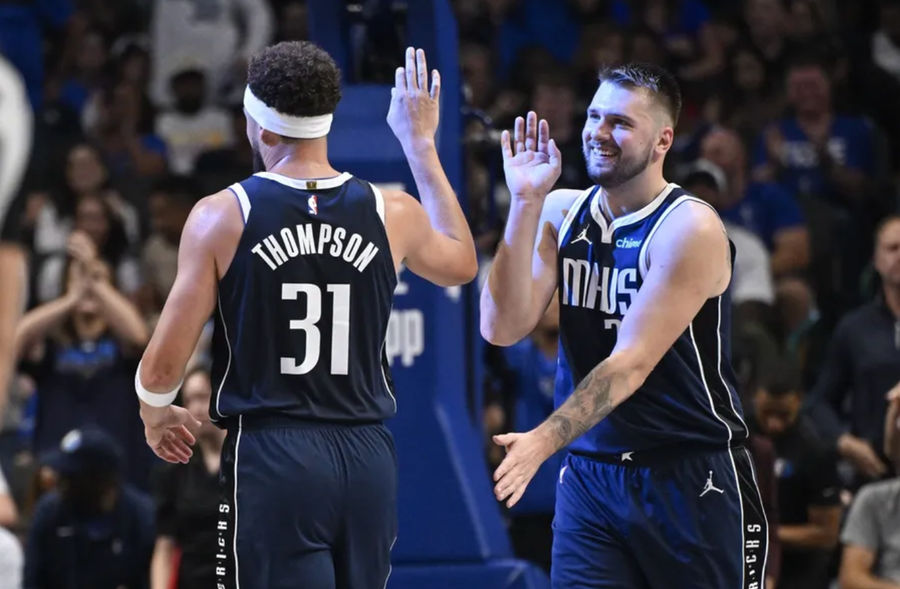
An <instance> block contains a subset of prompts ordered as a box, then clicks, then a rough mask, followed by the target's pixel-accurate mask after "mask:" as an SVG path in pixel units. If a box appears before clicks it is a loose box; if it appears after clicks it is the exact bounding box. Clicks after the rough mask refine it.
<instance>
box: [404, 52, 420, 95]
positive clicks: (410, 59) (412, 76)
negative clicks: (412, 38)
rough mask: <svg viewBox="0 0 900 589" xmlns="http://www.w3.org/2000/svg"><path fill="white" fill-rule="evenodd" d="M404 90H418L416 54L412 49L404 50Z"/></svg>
mask: <svg viewBox="0 0 900 589" xmlns="http://www.w3.org/2000/svg"><path fill="white" fill-rule="evenodd" d="M406 89H407V91H409V92H413V91H415V90H418V89H419V82H418V81H417V80H416V52H415V51H414V50H413V48H412V47H407V48H406Z"/></svg>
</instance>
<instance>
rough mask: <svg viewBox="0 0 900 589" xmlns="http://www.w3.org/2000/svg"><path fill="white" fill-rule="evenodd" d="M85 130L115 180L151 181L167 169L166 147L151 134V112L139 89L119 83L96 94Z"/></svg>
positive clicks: (130, 84)
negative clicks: (140, 179)
mask: <svg viewBox="0 0 900 589" xmlns="http://www.w3.org/2000/svg"><path fill="white" fill-rule="evenodd" d="M88 111H89V112H88V113H87V114H86V116H85V119H86V124H85V128H86V129H85V130H86V132H87V134H88V136H90V137H91V138H92V139H94V140H95V141H96V143H97V146H98V147H99V148H100V149H101V150H102V151H103V155H104V158H105V160H106V162H107V163H108V164H109V167H110V168H111V171H112V174H113V175H114V176H116V177H119V178H123V179H125V180H130V179H131V178H134V177H148V178H153V177H156V176H159V175H161V174H162V173H163V172H165V170H166V144H165V142H164V141H163V140H162V139H161V138H160V137H159V136H157V135H155V134H154V133H153V124H154V111H153V107H152V106H151V105H150V100H149V99H148V98H147V96H146V95H145V94H144V92H143V91H142V90H141V88H140V87H139V86H136V85H135V84H134V83H132V82H126V81H120V82H118V83H116V84H115V85H113V86H110V87H109V88H107V89H105V90H103V91H102V92H98V93H97V94H96V97H95V99H94V101H93V102H92V103H91V106H90V108H89V109H88Z"/></svg>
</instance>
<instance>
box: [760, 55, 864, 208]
mask: <svg viewBox="0 0 900 589" xmlns="http://www.w3.org/2000/svg"><path fill="white" fill-rule="evenodd" d="M786 85H787V98H788V102H789V104H790V106H791V108H792V109H793V113H794V114H793V116H791V117H789V118H785V119H782V120H780V121H778V122H776V123H774V124H773V125H771V126H770V127H768V128H767V129H766V130H765V131H764V133H763V135H762V137H761V138H760V140H759V142H758V144H757V147H756V153H755V155H754V162H753V163H754V167H755V168H754V177H755V178H757V179H759V180H770V181H777V182H778V183H780V184H781V185H782V186H784V187H785V188H786V189H787V190H788V191H789V192H791V193H792V194H805V195H811V196H813V197H815V198H818V199H822V200H824V201H826V202H829V203H831V204H834V205H838V206H842V207H843V208H845V209H847V210H856V209H858V208H859V206H860V205H864V204H865V200H866V198H867V197H868V195H867V189H868V187H869V182H868V180H867V177H871V176H872V175H873V174H874V172H875V153H874V143H873V131H872V127H871V125H870V124H869V122H867V121H866V120H865V119H863V118H862V117H858V116H849V115H839V114H837V113H836V112H835V110H834V105H833V103H832V89H831V80H830V78H829V75H828V70H827V69H826V67H825V66H824V65H823V64H822V62H821V61H820V60H819V59H817V58H816V57H813V56H807V55H800V56H798V57H797V58H796V59H795V60H793V62H792V63H791V65H790V66H789V67H788V70H787V78H786Z"/></svg>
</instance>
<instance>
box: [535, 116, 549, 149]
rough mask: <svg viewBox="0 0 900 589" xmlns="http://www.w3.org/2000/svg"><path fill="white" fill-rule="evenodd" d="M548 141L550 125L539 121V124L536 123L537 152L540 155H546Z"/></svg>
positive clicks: (543, 120) (542, 120)
mask: <svg viewBox="0 0 900 589" xmlns="http://www.w3.org/2000/svg"><path fill="white" fill-rule="evenodd" d="M549 141H550V125H548V124H547V120H546V119H541V121H540V123H538V146H537V149H538V151H540V152H541V153H547V143H548V142H549ZM548 155H549V154H548Z"/></svg>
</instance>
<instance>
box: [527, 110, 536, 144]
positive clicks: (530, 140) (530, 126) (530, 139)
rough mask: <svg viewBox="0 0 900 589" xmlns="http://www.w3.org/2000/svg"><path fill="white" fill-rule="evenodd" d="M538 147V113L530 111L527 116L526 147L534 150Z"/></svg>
mask: <svg viewBox="0 0 900 589" xmlns="http://www.w3.org/2000/svg"><path fill="white" fill-rule="evenodd" d="M536 147H537V114H536V113H535V112H534V111H533V110H532V111H528V115H526V117H525V149H527V150H529V151H534V150H535V148H536Z"/></svg>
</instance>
